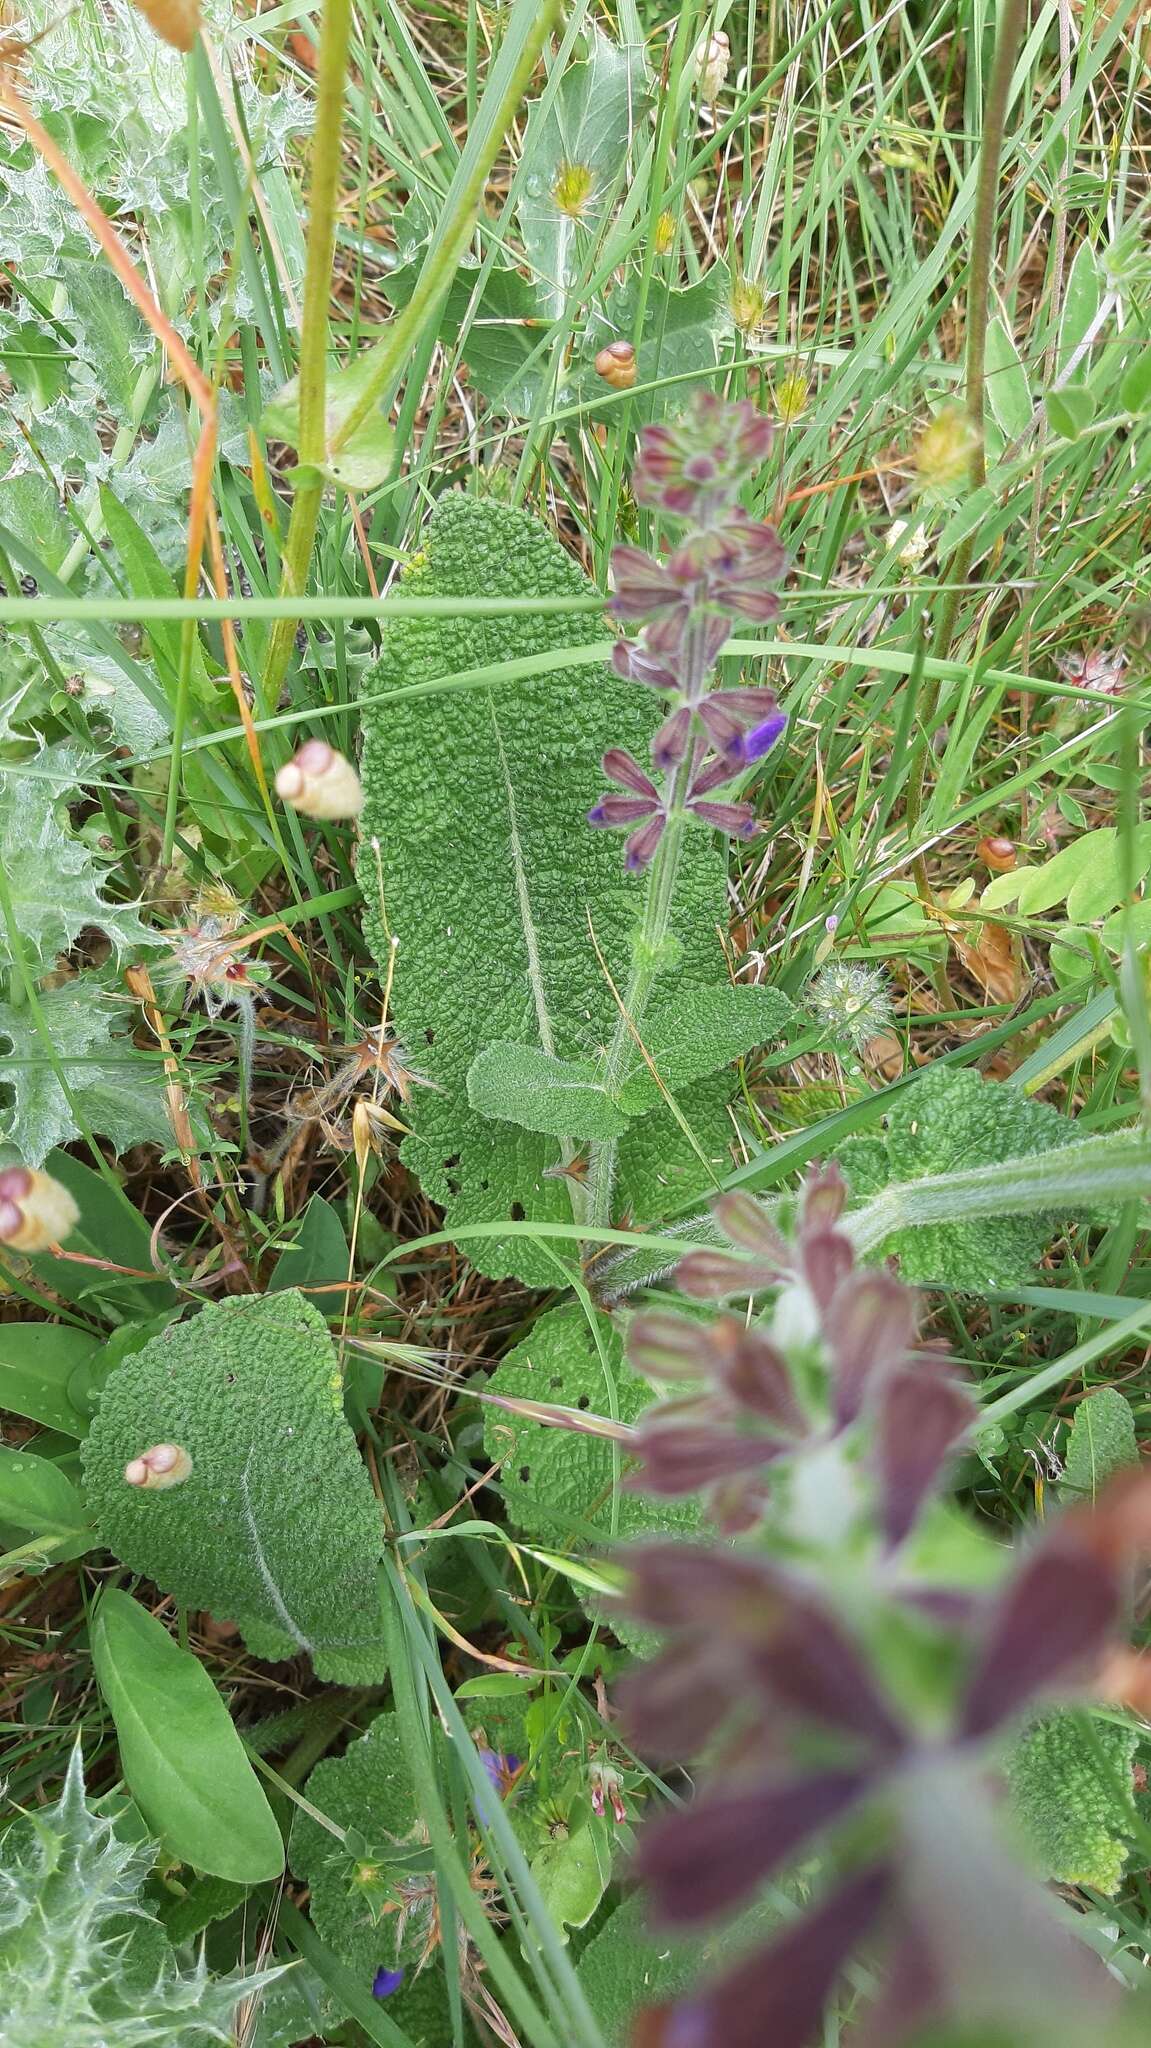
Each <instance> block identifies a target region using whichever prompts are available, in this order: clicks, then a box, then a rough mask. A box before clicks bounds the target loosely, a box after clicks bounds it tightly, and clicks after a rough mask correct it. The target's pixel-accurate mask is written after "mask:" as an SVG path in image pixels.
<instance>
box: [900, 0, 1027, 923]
mask: <svg viewBox="0 0 1151 2048" xmlns="http://www.w3.org/2000/svg"><path fill="white" fill-rule="evenodd" d="M1026 24H1027V0H1004V6H1003V14H1002V18H1001V20H1000V24H999V34H998V36H997V37H996V41H995V57H994V61H993V63H992V66H991V77H990V79H989V81H988V86H987V100H986V104H985V106H984V111H983V139H982V141H981V143H980V151H979V181H978V184H977V187H976V193H975V217H974V221H973V225H972V240H971V269H970V274H969V282H968V287H967V354H966V362H965V394H964V404H965V409H966V412H967V417H968V420H969V421H970V424H971V427H972V429H973V435H972V449H971V467H970V483H971V489H972V491H973V492H974V491H977V490H979V489H980V488H981V487H982V485H983V484H984V483H985V482H986V480H987V467H986V463H985V461H984V455H983V402H984V388H985V384H986V375H987V315H988V308H989V306H990V302H991V266H992V262H993V260H994V256H995V210H996V200H997V198H998V196H999V165H1000V160H1001V158H1002V155H1003V136H1004V129H1005V127H1006V122H1007V101H1008V97H1009V95H1010V92H1011V75H1012V73H1013V71H1014V69H1015V59H1016V56H1017V54H1018V51H1019V45H1020V43H1021V41H1022V39H1023V31H1024V28H1025V27H1026ZM974 549H975V535H974V533H971V534H969V535H968V536H967V538H966V540H963V541H961V542H960V544H959V546H958V547H957V548H956V550H955V552H954V554H953V555H952V557H951V560H950V561H949V562H948V564H947V567H946V569H945V571H944V575H943V581H944V582H945V583H946V584H947V585H948V586H949V587H948V589H947V593H946V596H945V598H944V601H943V610H942V612H941V613H940V616H939V624H938V627H937V629H936V633H935V644H934V646H933V647H932V650H931V651H932V654H933V655H934V656H935V657H936V659H939V660H945V659H946V657H947V655H948V652H949V651H950V648H951V643H952V640H953V639H954V637H955V623H956V619H957V617H958V613H959V600H960V598H961V597H962V595H963V586H964V584H965V583H966V581H967V573H968V570H969V569H970V567H971V557H972V554H973V553H974ZM940 689H941V685H940V684H939V683H936V684H934V685H933V686H932V689H931V694H930V697H929V700H928V703H927V705H926V707H925V710H924V716H923V728H922V733H921V736H920V740H919V745H918V747H917V748H916V752H915V758H914V761H913V762H912V767H911V775H910V779H909V782H908V789H907V808H906V813H905V815H906V819H907V830H908V835H909V836H911V835H913V834H914V832H915V828H916V825H917V824H918V822H919V817H920V813H921V811H922V809H923V789H924V783H925V781H926V776H927V757H928V753H929V750H930V747H931V736H932V733H933V731H934V729H935V722H936V717H937V714H938V708H939V696H940ZM921 869H922V861H921V860H920V861H917V863H916V878H917V881H918V882H919V885H920V894H921V895H922V894H923V887H924V883H925V882H926V874H925V873H921V872H920V870H921Z"/></svg>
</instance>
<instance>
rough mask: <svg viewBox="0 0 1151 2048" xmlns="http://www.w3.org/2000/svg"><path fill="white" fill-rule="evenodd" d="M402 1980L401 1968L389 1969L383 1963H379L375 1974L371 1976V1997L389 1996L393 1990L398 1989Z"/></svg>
mask: <svg viewBox="0 0 1151 2048" xmlns="http://www.w3.org/2000/svg"><path fill="white" fill-rule="evenodd" d="M403 1981H404V1973H403V1971H402V1970H389V1969H388V1968H387V1966H386V1965H385V1964H384V1963H381V1964H380V1967H379V1969H378V1970H377V1971H376V1974H375V1976H374V1977H373V1978H372V1997H373V1998H390V1997H391V1995H392V1993H393V1991H398V1990H399V1988H400V1985H401V1984H402V1983H403Z"/></svg>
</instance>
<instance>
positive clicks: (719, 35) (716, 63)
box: [692, 28, 731, 101]
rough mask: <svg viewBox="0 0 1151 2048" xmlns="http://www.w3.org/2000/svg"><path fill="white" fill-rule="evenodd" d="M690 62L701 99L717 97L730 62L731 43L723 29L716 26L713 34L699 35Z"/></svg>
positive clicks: (721, 89) (712, 99) (714, 98)
mask: <svg viewBox="0 0 1151 2048" xmlns="http://www.w3.org/2000/svg"><path fill="white" fill-rule="evenodd" d="M692 62H693V63H694V65H695V75H696V78H697V80H698V82H699V91H700V97H701V99H704V100H709V101H714V100H716V99H718V97H719V94H720V93H721V92H722V91H723V82H724V79H725V78H726V77H727V72H728V66H729V65H730V63H731V44H730V42H729V41H728V39H727V36H726V34H725V32H724V30H723V29H721V28H717V29H716V31H715V33H714V35H710V36H701V37H700V39H699V41H698V43H697V44H696V46H695V52H694V55H693V58H692Z"/></svg>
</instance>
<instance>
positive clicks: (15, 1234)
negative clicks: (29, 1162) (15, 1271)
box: [0, 1166, 80, 1252]
mask: <svg viewBox="0 0 1151 2048" xmlns="http://www.w3.org/2000/svg"><path fill="white" fill-rule="evenodd" d="M79 1217H80V1211H79V1209H78V1208H77V1207H76V1204H75V1202H74V1201H73V1200H72V1197H71V1195H70V1194H69V1193H68V1190H67V1188H66V1187H63V1186H62V1185H61V1183H60V1182H59V1181H58V1180H53V1179H52V1176H51V1174H49V1173H40V1172H38V1171H36V1170H35V1169H34V1168H33V1167H31V1166H9V1167H6V1168H5V1170H4V1172H3V1173H0V1244H3V1245H7V1246H8V1248H9V1250H10V1251H14V1252H46V1251H47V1250H48V1249H49V1247H50V1246H51V1245H54V1244H60V1243H61V1242H62V1241H63V1239H64V1238H66V1237H67V1236H68V1233H69V1231H71V1230H74V1229H75V1227H76V1224H77V1222H78V1221H79Z"/></svg>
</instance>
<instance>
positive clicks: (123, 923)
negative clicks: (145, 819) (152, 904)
mask: <svg viewBox="0 0 1151 2048" xmlns="http://www.w3.org/2000/svg"><path fill="white" fill-rule="evenodd" d="M0 860H2V861H3V863H4V871H5V874H6V876H7V881H8V888H9V890H10V892H11V896H12V904H13V911H14V914H15V918H16V922H17V925H18V927H19V933H20V937H21V938H22V940H23V942H24V945H23V950H24V953H25V956H26V957H27V956H30V957H31V960H32V962H33V964H34V966H38V967H39V968H40V970H41V971H43V969H45V968H47V967H51V966H54V965H55V962H56V955H57V954H58V953H66V952H68V950H69V948H70V947H71V946H72V945H73V943H74V942H75V940H76V939H77V938H78V937H79V935H80V933H81V932H82V931H83V930H84V929H85V927H86V926H88V925H95V926H96V927H97V928H98V929H99V930H100V931H102V932H104V933H106V935H107V936H108V938H109V939H111V941H112V944H113V946H114V947H115V949H116V952H117V954H120V953H122V952H123V951H124V950H125V949H126V948H127V947H129V946H139V945H146V944H148V943H149V942H150V943H152V944H153V945H154V944H155V939H154V937H153V935H152V934H151V933H149V932H148V931H147V930H146V929H145V927H144V926H143V925H142V924H141V923H140V920H139V918H138V917H137V915H136V912H135V910H134V909H133V908H132V906H131V905H129V904H123V903H113V902H110V901H109V899H108V898H107V896H105V894H104V882H105V873H106V864H102V863H101V862H100V860H99V859H98V857H97V856H96V855H95V854H94V853H93V852H92V850H91V848H90V847H88V846H86V845H85V844H84V842H83V841H82V840H80V839H76V838H74V837H73V836H72V834H71V833H70V832H68V831H67V830H66V829H65V827H64V825H63V824H62V823H61V820H60V817H59V815H58V798H57V796H56V795H55V794H54V792H53V790H52V788H51V786H50V785H49V784H47V783H44V782H42V781H40V780H39V778H33V777H31V776H27V777H20V776H18V775H17V774H15V773H7V774H3V775H0ZM14 962H15V953H14V951H13V941H12V933H11V931H10V930H9V929H8V927H7V925H6V924H5V923H3V922H2V921H0V967H11V966H13V965H14Z"/></svg>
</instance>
